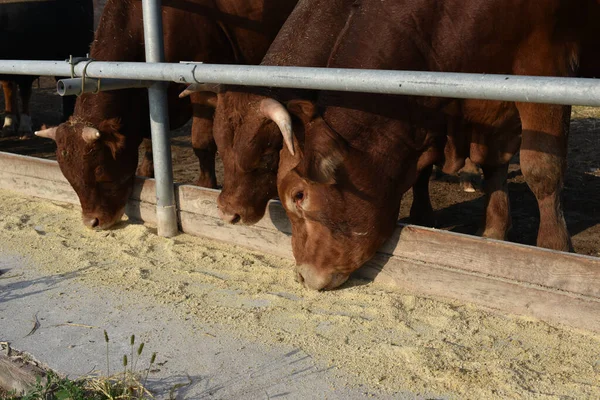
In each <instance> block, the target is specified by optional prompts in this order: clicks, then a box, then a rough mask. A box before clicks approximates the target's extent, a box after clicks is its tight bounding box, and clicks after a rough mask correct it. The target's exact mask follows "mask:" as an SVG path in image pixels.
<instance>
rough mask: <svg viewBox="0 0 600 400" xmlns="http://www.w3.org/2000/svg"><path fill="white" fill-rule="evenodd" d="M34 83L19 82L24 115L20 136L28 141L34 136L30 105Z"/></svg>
mask: <svg viewBox="0 0 600 400" xmlns="http://www.w3.org/2000/svg"><path fill="white" fill-rule="evenodd" d="M32 85H33V81H29V80H27V82H19V92H20V94H21V106H22V109H23V113H21V116H20V118H19V136H20V137H21V139H27V138H29V137H32V136H33V127H32V124H31V113H30V110H29V105H30V102H31V92H32Z"/></svg>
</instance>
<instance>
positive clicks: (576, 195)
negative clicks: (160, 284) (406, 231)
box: [0, 77, 600, 256]
mask: <svg viewBox="0 0 600 400" xmlns="http://www.w3.org/2000/svg"><path fill="white" fill-rule="evenodd" d="M0 104H2V103H0ZM59 110H60V97H59V96H58V95H56V93H55V84H54V79H53V78H47V77H43V78H41V79H40V88H37V85H36V84H34V95H33V100H32V114H33V122H34V127H39V126H40V125H41V124H42V123H45V124H48V125H54V124H58V122H59V120H60V114H59ZM599 131H600V111H598V109H596V108H592V107H589V108H586V107H576V108H574V110H573V118H572V123H571V136H570V143H569V159H568V170H567V177H566V183H565V191H564V208H565V217H566V220H567V225H568V227H569V231H570V232H571V234H572V235H573V244H574V247H575V251H576V252H578V253H581V254H587V255H592V256H598V255H600V196H598V193H600V169H599V168H600V156H598V149H599V148H600V134H598V133H599ZM189 132H190V124H189V123H188V124H187V125H185V126H184V127H182V128H180V129H178V130H176V131H174V132H173V135H172V140H171V149H172V154H173V170H174V177H175V180H176V181H178V182H182V183H193V182H195V180H196V179H197V177H198V171H199V168H198V161H197V159H196V157H195V155H194V153H193V151H192V148H191V141H190V136H189ZM0 151H6V152H11V153H18V154H24V155H29V156H35V157H42V158H49V159H55V153H54V151H55V147H54V143H53V142H52V141H50V140H47V139H41V138H35V137H34V138H30V139H26V140H20V139H18V138H17V137H10V138H4V139H0ZM217 159H218V157H217ZM217 177H218V180H219V183H220V182H222V177H223V166H222V163H221V162H220V160H219V159H218V160H217ZM509 178H510V180H509V191H510V200H511V210H512V216H513V229H512V230H511V231H510V232H509V240H510V241H513V242H517V243H524V244H530V245H535V240H536V235H537V225H538V221H539V214H538V209H537V202H536V200H535V197H534V196H533V193H532V192H531V190H529V187H528V186H527V184H526V183H525V180H524V178H523V175H522V174H521V170H520V168H519V164H518V156H517V157H515V158H514V162H513V163H512V164H511V166H510V173H509ZM479 189H480V188H479ZM430 192H431V198H432V203H433V207H434V209H435V210H436V227H437V228H440V229H448V230H452V231H455V232H460V233H466V234H476V233H477V230H478V228H479V225H480V222H481V219H482V216H483V206H484V202H483V193H482V192H481V190H478V191H477V192H475V193H465V192H463V191H462V190H461V189H460V185H459V184H458V178H457V177H454V176H445V177H441V178H440V179H433V180H432V181H431V182H430ZM411 203H412V193H411V192H410V191H409V192H408V193H407V195H406V196H405V198H404V199H403V201H402V207H401V210H400V216H399V217H400V219H401V220H402V221H404V222H408V220H407V217H408V213H409V210H410V205H411Z"/></svg>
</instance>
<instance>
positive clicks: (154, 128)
mask: <svg viewBox="0 0 600 400" xmlns="http://www.w3.org/2000/svg"><path fill="white" fill-rule="evenodd" d="M142 10H143V18H144V43H145V46H146V62H164V58H165V52H164V41H163V29H162V10H161V0H142ZM167 85H168V84H167V83H166V82H156V83H154V84H153V85H152V86H151V87H150V88H148V101H149V103H150V128H151V133H152V153H153V158H154V176H155V178H156V221H157V227H158V235H159V236H166V237H172V236H175V235H177V206H176V204H175V192H174V189H173V169H172V165H171V143H170V140H169V109H168V103H167Z"/></svg>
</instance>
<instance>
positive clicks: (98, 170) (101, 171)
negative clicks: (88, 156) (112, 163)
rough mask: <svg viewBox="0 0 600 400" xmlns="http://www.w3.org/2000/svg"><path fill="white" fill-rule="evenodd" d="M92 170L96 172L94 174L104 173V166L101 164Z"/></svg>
mask: <svg viewBox="0 0 600 400" xmlns="http://www.w3.org/2000/svg"><path fill="white" fill-rule="evenodd" d="M94 172H95V173H96V176H102V175H104V168H102V166H99V167H96V170H95V171H94Z"/></svg>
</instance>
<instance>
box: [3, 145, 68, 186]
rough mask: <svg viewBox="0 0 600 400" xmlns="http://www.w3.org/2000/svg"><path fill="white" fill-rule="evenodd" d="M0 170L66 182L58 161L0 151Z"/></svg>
mask: <svg viewBox="0 0 600 400" xmlns="http://www.w3.org/2000/svg"><path fill="white" fill-rule="evenodd" d="M0 171H2V172H6V173H10V174H15V175H23V176H31V177H34V178H40V179H47V180H50V181H55V182H64V183H67V184H68V181H67V178H65V177H64V175H63V174H62V172H61V171H60V168H59V166H58V163H57V162H56V161H53V160H44V159H42V158H36V157H29V156H22V155H19V154H11V153H3V152H0Z"/></svg>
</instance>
